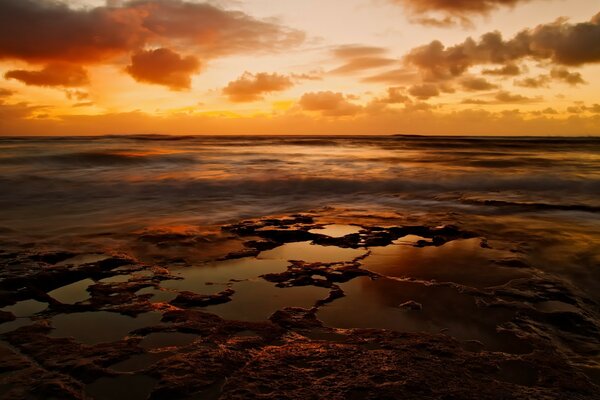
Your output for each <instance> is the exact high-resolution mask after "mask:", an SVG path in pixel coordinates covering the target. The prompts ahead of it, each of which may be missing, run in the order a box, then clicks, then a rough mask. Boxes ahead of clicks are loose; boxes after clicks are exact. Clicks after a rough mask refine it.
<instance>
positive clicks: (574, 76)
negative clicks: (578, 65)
mask: <svg viewBox="0 0 600 400" xmlns="http://www.w3.org/2000/svg"><path fill="white" fill-rule="evenodd" d="M550 76H551V77H552V78H554V79H557V80H561V81H564V82H566V83H568V84H569V85H573V86H575V85H579V84H584V83H586V82H585V81H584V80H583V77H582V76H581V74H580V73H579V72H569V70H567V69H566V68H553V69H552V71H550Z"/></svg>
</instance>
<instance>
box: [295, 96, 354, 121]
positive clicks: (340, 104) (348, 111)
mask: <svg viewBox="0 0 600 400" xmlns="http://www.w3.org/2000/svg"><path fill="white" fill-rule="evenodd" d="M300 106H301V107H302V109H304V110H306V111H320V112H321V113H322V114H323V115H325V116H334V117H341V116H350V115H355V114H357V113H358V112H360V111H361V110H362V107H361V106H358V105H356V104H353V103H350V102H349V101H348V100H346V97H344V95H343V94H342V93H339V92H337V93H336V92H330V91H327V92H311V93H305V94H304V95H302V97H301V98H300Z"/></svg>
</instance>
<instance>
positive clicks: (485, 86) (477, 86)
mask: <svg viewBox="0 0 600 400" xmlns="http://www.w3.org/2000/svg"><path fill="white" fill-rule="evenodd" d="M460 84H461V86H462V87H463V89H465V90H470V91H477V90H491V89H496V88H497V87H498V85H495V84H493V83H491V82H489V81H488V80H486V79H485V78H478V77H473V76H470V77H466V78H464V79H462V80H461V81H460Z"/></svg>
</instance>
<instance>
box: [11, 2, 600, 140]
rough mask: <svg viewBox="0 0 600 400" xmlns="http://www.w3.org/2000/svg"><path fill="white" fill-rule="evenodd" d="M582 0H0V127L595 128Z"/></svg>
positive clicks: (593, 56) (599, 49)
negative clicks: (54, 0) (53, 0)
mask: <svg viewBox="0 0 600 400" xmlns="http://www.w3.org/2000/svg"><path fill="white" fill-rule="evenodd" d="M594 3H596V2H594V1H589V0H573V1H566V0H482V1H481V2H472V1H465V0H459V1H451V0H424V1H417V0H345V1H336V0H321V1H316V0H305V1H295V0H278V1H276V2H273V1H268V0H248V1H235V0H228V1H209V2H203V1H192V0H138V1H132V2H128V1H116V0H111V1H101V0H86V1H83V0H82V1H77V0H69V1H68V2H62V4H60V3H57V2H50V1H45V0H37V1H34V0H0V37H2V38H4V39H0V76H1V77H2V78H1V79H2V82H1V83H0V134H2V135H21V134H53V135H75V134H77V135H86V134H94V135H95V134H114V133H164V134H169V133H172V134H186V133H187V134H394V133H407V134H472V135H486V134H494V135H513V134H514V135H530V134H531V135H600V104H599V103H600V95H599V93H600V14H599V12H600V4H598V3H596V4H594ZM25 21H27V22H28V23H25ZM482 37H483V39H482Z"/></svg>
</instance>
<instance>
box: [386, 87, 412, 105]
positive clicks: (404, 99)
mask: <svg viewBox="0 0 600 400" xmlns="http://www.w3.org/2000/svg"><path fill="white" fill-rule="evenodd" d="M379 101H381V102H383V103H387V104H398V103H409V102H410V97H408V96H407V95H406V94H405V91H404V88H403V87H389V88H388V89H387V96H386V97H384V98H382V99H379Z"/></svg>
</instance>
